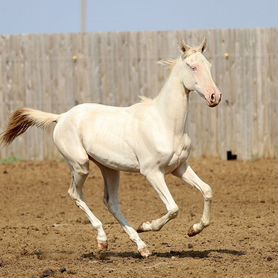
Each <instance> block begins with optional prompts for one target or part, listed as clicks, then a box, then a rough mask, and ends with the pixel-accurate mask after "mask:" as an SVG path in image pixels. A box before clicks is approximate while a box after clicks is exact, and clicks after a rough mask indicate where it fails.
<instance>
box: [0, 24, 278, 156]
mask: <svg viewBox="0 0 278 278" xmlns="http://www.w3.org/2000/svg"><path fill="white" fill-rule="evenodd" d="M203 37H206V38H207V40H208V51H207V53H206V56H207V58H208V59H209V60H210V61H211V63H212V65H213V67H212V74H213V78H214V80H215V82H216V84H217V85H218V87H219V88H220V89H221V91H222V92H223V98H222V102H221V103H220V105H219V106H217V107H216V108H213V109H211V108H209V107H207V105H206V103H205V102H204V100H203V99H201V98H200V97H199V96H197V95H196V94H195V93H191V96H190V113H189V118H188V131H189V136H190V137H191V139H192V144H193V149H192V153H191V155H192V156H193V157H200V156H215V157H221V158H223V159H224V158H226V152H227V151H228V150H231V151H232V152H233V153H235V154H237V156H238V158H239V159H248V160H249V159H256V158H267V157H269V158H273V157H277V125H276V119H277V30H276V29H251V30H248V29H247V30H245V29H243V30H233V29H231V30H230V29H227V30H205V31H176V32H134V33H124V32H123V33H81V34H56V35H22V36H21V35H20V36H1V37H0V105H1V107H0V131H3V129H4V128H5V126H6V123H7V120H8V116H9V115H10V113H11V112H12V111H14V110H15V109H17V108H20V107H31V108H35V109H41V110H44V111H47V112H52V113H62V112H65V111H67V110H68V109H70V108H71V107H73V106H74V105H76V104H78V103H84V102H97V103H103V104H108V105H117V106H127V105H131V104H133V103H136V102H138V101H139V99H138V95H141V96H148V97H154V96H155V95H157V94H158V93H159V91H160V89H161V87H162V86H163V83H164V82H165V80H166V78H167V76H168V74H169V71H168V70H167V69H166V68H163V67H161V66H160V65H158V64H157V63H156V62H157V61H158V60H160V59H164V58H175V57H177V55H178V50H177V41H178V40H180V39H184V40H185V41H186V42H187V43H188V44H190V45H198V44H199V43H200V42H201V40H202V39H203ZM52 130H53V128H50V129H48V130H44V131H43V130H39V129H36V128H32V129H30V130H28V131H27V133H26V134H25V135H23V136H20V137H19V138H17V139H16V140H15V142H14V143H13V144H12V145H11V146H9V147H7V148H3V147H1V148H0V156H1V158H5V157H9V156H15V157H19V158H23V159H53V158H58V157H59V154H58V152H57V150H56V149H55V146H54V144H53V140H52ZM138 140H139V139H138ZM92 143H93V142H92Z"/></svg>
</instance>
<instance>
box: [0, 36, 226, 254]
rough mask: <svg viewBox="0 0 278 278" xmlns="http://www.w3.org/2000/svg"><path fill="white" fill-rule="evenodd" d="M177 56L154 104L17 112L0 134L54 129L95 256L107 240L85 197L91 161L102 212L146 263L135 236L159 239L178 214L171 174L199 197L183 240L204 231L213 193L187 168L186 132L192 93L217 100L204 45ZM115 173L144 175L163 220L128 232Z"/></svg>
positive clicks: (9, 136)
mask: <svg viewBox="0 0 278 278" xmlns="http://www.w3.org/2000/svg"><path fill="white" fill-rule="evenodd" d="M179 49H180V52H181V55H180V56H179V57H178V58H177V59H175V60H166V61H163V62H162V63H163V64H167V65H170V67H171V74H170V76H169V78H168V80H167V81H166V83H165V85H164V86H163V88H162V89H161V91H160V93H159V94H158V96H156V97H155V98H154V99H146V98H145V99H143V101H142V102H140V103H136V104H134V105H132V106H129V107H112V106H106V105H100V104H93V103H85V104H80V105H77V106H75V107H73V108H72V109H70V110H69V111H67V112H65V113H62V114H60V115H57V114H51V113H45V112H42V111H38V110H33V109H29V108H22V109H19V110H17V111H15V112H14V114H13V115H12V116H11V118H10V121H9V123H8V126H7V129H6V130H5V131H4V132H3V134H2V137H1V141H2V143H3V144H9V143H11V142H12V141H13V140H14V139H15V138H16V137H17V136H18V135H20V134H22V133H23V132H25V131H26V130H27V129H28V128H29V127H30V126H37V127H46V126H48V125H50V124H51V123H53V122H55V123H56V126H55V129H54V133H53V138H54V143H55V145H56V146H57V148H58V150H59V151H60V153H61V154H62V155H63V157H64V158H65V159H66V161H67V162H68V164H69V166H70V169H71V175H72V181H71V185H70V188H69V190H68V193H69V195H70V196H71V198H72V199H73V200H74V201H75V202H76V204H77V206H78V207H80V208H81V209H82V210H83V211H84V212H85V213H86V215H87V217H88V218H89V220H90V222H91V224H92V226H93V228H94V229H96V231H97V242H98V248H99V251H103V250H106V249H107V247H108V244H107V237H106V233H105V231H104V229H103V225H102V223H101V221H100V220H99V219H98V218H97V217H96V216H95V215H94V214H93V212H92V211H91V210H90V209H89V207H88V206H87V204H86V202H85V200H84V198H83V194H82V187H83V184H84V182H85V180H86V178H87V176H88V173H89V160H92V161H93V162H95V163H96V165H97V166H98V167H99V168H100V170H101V172H102V175H103V178H104V203H105V205H106V206H107V208H108V210H109V211H110V212H111V213H112V214H113V216H114V217H115V218H116V219H117V220H118V222H119V223H120V225H121V226H122V228H123V229H124V231H125V232H126V233H127V234H128V235H129V237H130V239H131V240H132V241H133V242H135V243H136V245H137V248H138V251H139V253H140V254H141V255H142V256H143V257H148V256H149V255H150V254H151V253H150V251H149V250H148V248H147V245H146V244H145V242H143V241H142V239H141V238H140V237H139V234H138V233H140V232H146V231H159V230H160V229H161V228H162V227H163V226H164V225H165V224H166V223H167V222H168V221H170V220H171V219H173V218H175V217H176V216H177V214H178V206H177V204H176V203H175V201H174V199H173V197H172V195H171V193H170V191H169V189H168V187H167V185H166V182H165V175H166V174H168V173H172V174H173V175H175V176H177V177H180V178H181V179H182V180H183V181H185V182H187V183H189V184H190V185H192V186H194V187H195V188H197V189H198V190H200V191H201V193H202V195H203V197H204V208H203V215H202V218H201V219H200V221H199V222H198V223H196V224H194V225H192V226H191V228H190V229H189V231H188V235H189V236H194V235H196V234H198V233H200V232H201V231H202V230H203V229H204V228H205V227H206V226H208V225H209V222H210V206H211V200H212V190H211V188H210V186H209V185H208V184H206V183H205V182H203V181H202V180H201V179H200V178H199V177H198V176H197V175H196V174H195V173H194V171H193V170H192V169H191V168H190V166H189V165H188V163H187V159H188V155H189V152H190V144H191V142H190V138H189V137H188V134H187V132H186V130H185V124H186V117H187V110H188V104H189V102H188V100H189V93H190V92H191V91H196V92H198V94H199V95H201V96H202V97H203V98H204V99H205V100H206V101H207V104H208V105H209V106H210V107H214V106H216V105H217V104H218V103H219V102H220V100H221V93H220V91H219V90H218V88H217V87H216V85H215V83H214V81H213V80H212V77H211V72H210V67H211V65H210V63H209V62H208V61H207V59H206V58H205V57H204V56H203V52H204V51H205V49H206V40H204V41H203V42H202V43H201V45H200V46H198V47H194V48H193V47H189V46H187V45H186V44H185V43H184V42H182V43H180V45H179ZM119 171H133V172H140V173H141V174H142V175H144V176H145V177H146V179H147V180H148V181H149V183H150V184H151V185H152V186H153V188H154V189H155V190H156V192H157V193H158V195H159V197H160V198H161V200H162V202H163V203H164V204H165V206H166V209H167V213H166V214H165V215H163V216H162V217H160V218H158V219H155V220H152V221H148V222H144V223H142V224H141V225H140V226H139V228H138V229H137V231H136V230H135V229H134V228H133V227H131V226H130V225H129V223H128V222H127V220H126V219H125V217H124V215H123V214H122V212H121V210H120V206H119V199H118V188H119V177H120V174H119Z"/></svg>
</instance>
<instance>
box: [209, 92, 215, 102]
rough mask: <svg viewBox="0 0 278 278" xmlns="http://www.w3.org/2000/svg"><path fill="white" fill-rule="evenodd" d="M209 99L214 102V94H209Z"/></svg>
mask: <svg viewBox="0 0 278 278" xmlns="http://www.w3.org/2000/svg"><path fill="white" fill-rule="evenodd" d="M210 101H211V102H214V101H215V94H211V96H210Z"/></svg>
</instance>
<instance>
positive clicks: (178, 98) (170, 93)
mask: <svg viewBox="0 0 278 278" xmlns="http://www.w3.org/2000/svg"><path fill="white" fill-rule="evenodd" d="M188 97H189V94H188V91H186V89H185V88H184V86H183V84H182V82H181V80H180V79H179V78H178V77H177V75H176V74H175V71H174V69H173V70H172V72H171V74H170V76H169V78H168V80H167V81H166V83H165V85H164V86H163V88H162V89H161V91H160V93H159V95H158V96H157V97H156V98H155V105H156V106H157V108H158V110H159V111H160V114H161V116H162V118H163V120H164V121H165V124H166V125H167V128H168V129H169V130H170V131H171V132H174V133H175V134H176V135H181V134H183V133H185V125H186V117H187V109H188Z"/></svg>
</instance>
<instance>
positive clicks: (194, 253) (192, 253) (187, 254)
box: [81, 249, 246, 260]
mask: <svg viewBox="0 0 278 278" xmlns="http://www.w3.org/2000/svg"><path fill="white" fill-rule="evenodd" d="M210 253H218V254H227V255H233V256H243V255H246V252H243V251H238V250H230V249H209V250H201V251H199V250H184V251H170V252H153V253H152V255H151V257H158V258H172V257H175V258H197V259H198V258H208V257H209V255H210ZM113 257H114V258H115V257H116V258H134V259H141V258H142V257H141V256H140V255H139V253H137V252H114V251H107V252H104V253H102V254H101V255H99V254H97V253H93V252H92V253H87V254H83V255H82V256H81V258H82V259H89V260H95V259H100V260H111V259H112V258H113Z"/></svg>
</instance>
